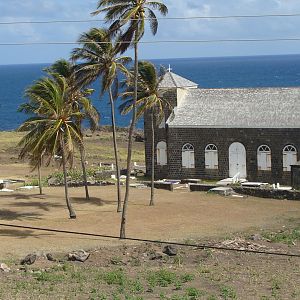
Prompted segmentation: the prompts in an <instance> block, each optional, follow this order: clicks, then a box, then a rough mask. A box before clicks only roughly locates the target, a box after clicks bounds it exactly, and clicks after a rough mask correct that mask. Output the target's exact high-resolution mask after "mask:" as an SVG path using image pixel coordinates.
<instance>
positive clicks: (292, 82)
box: [0, 55, 300, 130]
mask: <svg viewBox="0 0 300 300" xmlns="http://www.w3.org/2000/svg"><path fill="white" fill-rule="evenodd" d="M153 63H155V64H156V65H157V66H158V67H159V66H165V67H168V66H169V65H170V66H171V68H172V71H173V72H174V73H177V74H178V75H181V76H183V77H186V78H187V79H190V80H192V81H194V82H196V83H198V84H199V87H202V88H239V87H293V86H299V87H300V55H280V56H251V57H218V58H188V59H161V60H153ZM47 66H49V64H28V65H3V66H0V130H15V129H16V128H18V126H19V125H20V124H21V123H22V122H23V121H24V120H25V119H26V117H27V116H26V115H24V114H22V113H18V112H17V109H18V106H19V105H20V104H22V103H24V102H26V99H25V98H24V96H23V95H24V90H25V89H26V87H28V86H29V85H31V84H32V83H33V82H34V81H35V80H37V79H39V78H40V77H41V76H43V69H44V68H45V67H47ZM98 86H99V85H98V84H95V85H94V88H95V89H96V91H95V93H94V94H93V96H92V101H93V104H94V105H95V106H96V107H97V109H98V110H99V112H100V114H101V121H100V124H101V125H110V107H109V101H108V97H107V95H105V96H104V97H102V98H101V99H99V91H98V90H97V89H98ZM116 121H117V125H118V126H120V127H126V126H128V124H129V122H130V115H127V116H121V115H120V114H119V113H118V114H117V118H116ZM137 127H139V128H142V127H143V122H142V120H140V121H139V122H138V125H137Z"/></svg>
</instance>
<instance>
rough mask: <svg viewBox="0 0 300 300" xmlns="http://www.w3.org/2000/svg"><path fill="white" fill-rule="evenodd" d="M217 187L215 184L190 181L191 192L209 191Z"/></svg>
mask: <svg viewBox="0 0 300 300" xmlns="http://www.w3.org/2000/svg"><path fill="white" fill-rule="evenodd" d="M215 187H217V186H216V185H215V184H204V183H190V184H189V189H190V192H208V191H209V190H211V189H213V188H215Z"/></svg>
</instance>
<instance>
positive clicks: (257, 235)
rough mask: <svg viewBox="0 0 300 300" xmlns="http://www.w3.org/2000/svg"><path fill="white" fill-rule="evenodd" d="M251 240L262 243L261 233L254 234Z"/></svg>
mask: <svg viewBox="0 0 300 300" xmlns="http://www.w3.org/2000/svg"><path fill="white" fill-rule="evenodd" d="M250 240H252V241H261V240H262V236H261V235H260V234H259V233H256V234H253V235H251V236H250Z"/></svg>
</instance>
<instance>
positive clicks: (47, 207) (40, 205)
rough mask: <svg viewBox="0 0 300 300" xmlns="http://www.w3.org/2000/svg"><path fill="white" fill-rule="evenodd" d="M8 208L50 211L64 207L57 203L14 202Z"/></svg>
mask: <svg viewBox="0 0 300 300" xmlns="http://www.w3.org/2000/svg"><path fill="white" fill-rule="evenodd" d="M9 205H10V206H17V207H36V208H38V209H41V210H44V211H50V208H60V207H64V205H62V204H58V203H51V202H39V201H34V202H14V203H10V204H9Z"/></svg>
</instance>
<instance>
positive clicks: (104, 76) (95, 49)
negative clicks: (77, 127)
mask: <svg viewBox="0 0 300 300" xmlns="http://www.w3.org/2000/svg"><path fill="white" fill-rule="evenodd" d="M78 43H79V44H81V48H75V49H74V50H73V51H72V59H73V60H80V61H83V62H82V63H80V64H78V65H77V71H76V74H77V76H78V77H79V80H80V82H81V83H82V84H84V85H88V84H90V83H92V82H93V81H95V80H96V79H98V78H101V95H103V94H104V92H106V91H108V94H109V100H110V107H111V121H112V132H113V144H114V153H115V164H116V177H117V197H118V207H117V211H118V212H121V211H122V201H121V188H120V166H119V155H118V145H117V137H116V121H115V101H114V100H115V98H116V97H117V94H118V89H117V88H118V73H123V74H127V73H128V71H127V69H126V67H125V65H126V64H128V63H129V62H131V58H130V57H127V56H118V44H117V43H116V42H115V41H114V40H113V39H112V38H111V37H110V36H109V32H108V30H107V29H101V28H100V29H98V28H92V29H91V30H90V31H88V32H86V33H83V34H82V35H81V37H80V38H79V40H78Z"/></svg>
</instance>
